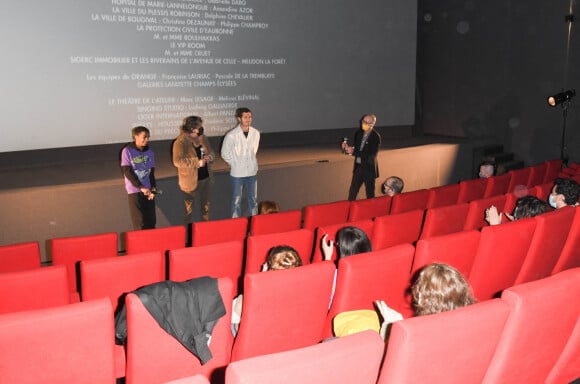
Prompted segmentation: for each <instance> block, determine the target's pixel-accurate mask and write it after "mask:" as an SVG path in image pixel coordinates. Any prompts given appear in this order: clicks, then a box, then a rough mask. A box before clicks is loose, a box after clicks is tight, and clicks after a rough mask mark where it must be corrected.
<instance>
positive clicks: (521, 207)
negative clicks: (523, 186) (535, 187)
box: [513, 196, 550, 220]
mask: <svg viewBox="0 0 580 384" xmlns="http://www.w3.org/2000/svg"><path fill="white" fill-rule="evenodd" d="M549 210H550V207H549V206H548V203H546V202H545V201H543V200H540V199H538V198H537V197H536V196H524V197H520V198H519V199H518V201H517V202H516V206H515V208H514V213H513V215H514V219H516V220H519V219H523V218H525V217H534V216H537V215H539V214H542V213H546V212H548V211H549Z"/></svg>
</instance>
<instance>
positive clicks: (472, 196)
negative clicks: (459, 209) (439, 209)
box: [457, 179, 489, 203]
mask: <svg viewBox="0 0 580 384" xmlns="http://www.w3.org/2000/svg"><path fill="white" fill-rule="evenodd" d="M488 181H489V179H473V180H464V181H461V182H459V196H457V202H458V203H469V202H470V201H471V200H477V199H482V198H483V196H484V195H485V190H486V188H487V183H488Z"/></svg>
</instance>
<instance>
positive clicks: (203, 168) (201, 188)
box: [173, 116, 214, 225]
mask: <svg viewBox="0 0 580 384" xmlns="http://www.w3.org/2000/svg"><path fill="white" fill-rule="evenodd" d="M202 123H203V120H202V119H201V117H199V116H188V117H186V118H185V119H183V124H182V125H181V134H180V135H179V136H178V137H177V138H176V139H175V141H174V142H173V165H174V166H175V167H177V175H178V178H179V188H180V189H181V191H182V192H183V201H184V203H185V216H184V222H185V224H186V225H187V224H189V223H191V222H192V221H193V203H194V197H195V193H196V192H197V194H198V196H199V201H200V208H201V218H202V219H203V220H205V221H207V220H209V206H210V200H209V194H210V183H211V170H210V169H209V168H210V167H209V164H210V163H211V162H212V161H213V160H214V152H213V150H212V148H211V146H210V144H209V141H208V139H207V138H206V137H205V136H204V134H203V125H202Z"/></svg>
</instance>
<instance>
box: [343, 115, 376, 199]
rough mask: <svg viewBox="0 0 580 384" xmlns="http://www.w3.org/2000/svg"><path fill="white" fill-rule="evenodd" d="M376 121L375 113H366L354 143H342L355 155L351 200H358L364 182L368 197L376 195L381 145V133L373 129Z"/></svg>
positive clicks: (349, 196)
mask: <svg viewBox="0 0 580 384" xmlns="http://www.w3.org/2000/svg"><path fill="white" fill-rule="evenodd" d="M376 122H377V117H376V116H375V115H373V114H368V115H364V116H363V117H362V119H361V121H360V125H361V128H360V129H358V130H357V131H356V133H355V134H354V145H353V146H352V147H349V146H348V144H346V143H343V144H342V149H343V150H344V151H345V152H346V153H348V154H349V155H352V156H354V169H353V171H352V181H351V183H350V190H349V192H348V200H350V201H352V200H356V196H357V194H358V191H359V189H360V187H361V185H362V184H363V183H364V185H365V190H366V196H367V199H368V198H371V197H375V179H376V178H377V177H379V165H378V163H377V155H378V153H379V148H380V147H381V135H379V133H378V132H377V131H375V130H374V129H373V128H374V126H375V124H376Z"/></svg>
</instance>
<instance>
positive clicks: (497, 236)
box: [468, 218, 536, 300]
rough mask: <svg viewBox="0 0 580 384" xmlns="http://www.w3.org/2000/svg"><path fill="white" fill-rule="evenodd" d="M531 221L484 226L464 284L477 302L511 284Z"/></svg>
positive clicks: (530, 233)
mask: <svg viewBox="0 0 580 384" xmlns="http://www.w3.org/2000/svg"><path fill="white" fill-rule="evenodd" d="M535 228H536V222H535V221H534V219H532V218H528V219H521V220H517V221H513V222H509V223H505V224H501V225H493V226H490V227H484V228H483V229H482V230H481V238H480V240H479V246H478V248H477V253H476V255H475V259H474V261H473V267H472V268H471V273H470V274H469V278H468V281H469V283H470V284H471V288H472V289H473V294H474V295H475V297H476V298H477V299H478V300H487V299H491V298H492V297H494V296H497V295H498V294H499V293H501V291H502V290H504V289H506V288H509V287H511V286H513V285H514V282H515V281H516V277H517V276H518V273H519V271H520V268H521V266H522V264H523V263H524V259H525V257H526V254H527V253H528V248H529V247H530V243H531V241H532V236H533V235H534V230H535Z"/></svg>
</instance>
